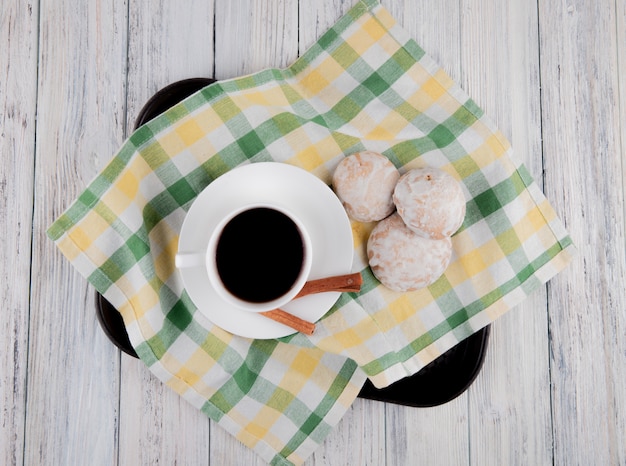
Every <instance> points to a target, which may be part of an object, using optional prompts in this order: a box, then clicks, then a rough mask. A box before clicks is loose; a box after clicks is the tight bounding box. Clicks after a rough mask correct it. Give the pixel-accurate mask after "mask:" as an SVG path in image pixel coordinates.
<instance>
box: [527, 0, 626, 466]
mask: <svg viewBox="0 0 626 466" xmlns="http://www.w3.org/2000/svg"><path fill="white" fill-rule="evenodd" d="M617 5H619V15H618V18H619V19H618V22H617V23H616V6H617ZM623 8H624V4H623V2H615V1H614V0H605V1H598V2H582V1H578V2H568V3H561V2H551V1H544V0H542V1H540V2H539V19H540V22H539V24H540V37H541V83H542V109H543V119H542V126H543V147H544V164H545V165H544V166H545V189H546V192H547V194H548V197H549V198H550V199H552V200H553V201H555V207H556V210H557V212H558V213H559V214H560V215H561V216H562V218H563V219H564V221H565V223H566V226H567V227H568V229H569V231H570V234H571V235H572V238H573V240H574V242H575V243H576V244H577V246H578V253H579V254H578V257H577V258H576V259H575V261H574V262H573V264H572V265H570V267H569V268H568V269H567V270H566V271H565V272H564V273H562V274H561V275H559V276H558V277H557V278H556V279H554V280H552V282H551V283H550V286H549V293H548V299H549V309H550V320H549V323H550V337H551V339H550V354H551V367H552V417H553V422H554V464H559V465H560V464H563V465H565V464H624V462H625V459H624V451H626V444H625V439H626V435H625V429H626V427H625V419H626V416H625V413H626V412H625V404H626V396H625V389H624V355H625V354H626V338H624V335H625V334H626V315H625V314H624V309H626V294H625V293H624V282H625V280H626V257H625V251H624V230H625V227H624V204H623V203H624V192H623V176H622V173H623V172H622V169H623V165H622V164H623V158H624V146H623V144H624V141H621V140H620V135H623V132H622V130H621V129H620V108H619V93H620V91H623V87H622V89H620V87H619V86H620V84H619V83H620V79H621V82H622V84H623V75H622V76H620V75H619V73H618V69H619V68H618V67H619V66H622V71H623V66H624V65H623V63H624V62H623V42H622V43H620V44H619V45H618V41H617V38H618V36H617V29H618V28H617V27H616V26H617V25H618V24H619V25H621V26H623V25H624V23H623V15H624V11H623ZM556 31H558V32H556ZM620 34H621V36H620V37H621V38H622V39H623V33H620ZM618 52H619V53H621V55H620V58H621V60H618ZM618 61H619V63H618ZM622 118H623V115H622ZM621 125H622V127H623V125H624V121H623V120H622V121H621Z"/></svg>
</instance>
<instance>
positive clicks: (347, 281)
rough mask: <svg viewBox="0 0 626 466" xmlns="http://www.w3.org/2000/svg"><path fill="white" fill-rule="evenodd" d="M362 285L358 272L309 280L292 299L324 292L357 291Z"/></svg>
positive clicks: (361, 278)
mask: <svg viewBox="0 0 626 466" xmlns="http://www.w3.org/2000/svg"><path fill="white" fill-rule="evenodd" d="M362 284H363V277H361V274H360V273H359V272H356V273H349V274H346V275H336V276H334V277H326V278H320V279H317V280H309V281H308V282H306V283H305V284H304V286H303V287H302V289H301V290H300V292H299V293H298V294H297V295H296V297H295V298H294V299H296V298H301V297H303V296H307V295H310V294H314V293H323V292H325V291H342V292H343V291H359V290H360V289H361V285H362Z"/></svg>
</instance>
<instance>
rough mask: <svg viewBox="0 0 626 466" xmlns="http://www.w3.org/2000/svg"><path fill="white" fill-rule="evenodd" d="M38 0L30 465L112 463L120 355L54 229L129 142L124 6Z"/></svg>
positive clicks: (27, 439) (28, 422)
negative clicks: (50, 232)
mask: <svg viewBox="0 0 626 466" xmlns="http://www.w3.org/2000/svg"><path fill="white" fill-rule="evenodd" d="M117 5H118V2H114V1H108V2H107V1H104V2H98V3H93V4H90V5H89V6H88V5H87V4H86V3H80V4H77V3H75V2H72V1H56V0H55V1H45V0H44V1H42V2H40V50H39V90H38V108H37V109H38V116H39V117H38V119H37V132H36V137H37V146H36V151H35V155H36V166H35V169H36V173H35V199H34V201H35V212H34V219H33V232H34V237H33V261H32V266H33V275H32V288H31V312H30V339H29V352H28V393H27V398H28V399H27V407H26V437H25V448H24V452H25V455H24V463H25V464H33V465H34V464H93V462H94V461H99V462H102V463H103V464H105V463H106V464H114V463H115V462H116V458H117V438H116V434H117V424H118V417H117V410H118V391H119V352H118V351H117V350H116V349H115V348H114V347H113V345H111V344H110V342H109V341H108V340H107V339H106V337H105V336H104V333H103V332H102V330H101V328H100V327H99V325H98V322H97V320H96V315H95V312H94V297H93V290H92V289H91V287H89V286H88V285H87V281H86V280H85V279H84V278H82V277H80V276H79V275H78V274H77V273H76V272H75V271H74V269H73V268H72V267H71V265H70V264H69V263H68V261H67V260H65V259H64V258H62V257H61V254H60V253H59V252H58V250H57V249H56V247H55V246H54V244H53V243H52V242H51V241H50V240H49V239H48V238H47V237H46V236H45V230H46V228H47V227H48V226H49V225H50V224H51V222H52V221H53V220H54V219H56V218H57V217H58V216H59V215H60V214H61V212H62V211H63V210H64V209H65V208H66V207H67V206H68V205H69V203H70V202H71V201H73V200H74V199H75V198H76V196H77V195H78V193H79V192H80V191H81V190H82V189H83V188H84V187H85V186H86V185H87V183H88V182H89V180H90V179H91V178H92V177H93V176H94V175H95V174H96V173H97V171H98V170H100V169H101V168H103V166H104V164H105V163H106V161H108V159H109V157H110V154H111V152H112V151H113V150H114V149H115V146H116V145H117V144H118V142H119V140H120V139H121V137H122V126H121V124H120V121H122V117H123V111H124V97H125V95H124V81H125V73H126V34H125V33H126V24H127V22H126V8H125V7H122V8H121V9H119V8H118V7H117Z"/></svg>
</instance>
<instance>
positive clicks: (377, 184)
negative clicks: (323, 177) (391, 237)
mask: <svg viewBox="0 0 626 466" xmlns="http://www.w3.org/2000/svg"><path fill="white" fill-rule="evenodd" d="M399 178H400V173H399V172H398V170H397V168H396V167H395V166H394V164H393V163H391V161H390V160H389V159H388V158H387V157H385V156H384V155H382V154H378V153H376V152H371V151H364V152H357V153H356V154H352V155H349V156H348V157H346V158H345V159H343V160H342V161H341V162H340V163H339V165H338V166H337V168H336V169H335V172H334V173H333V179H332V183H333V188H334V190H335V193H336V194H337V197H338V198H339V199H340V200H341V202H342V204H343V206H344V208H345V209H346V211H347V212H348V215H349V216H350V217H352V218H353V219H354V220H357V221H359V222H373V221H376V220H381V219H383V218H385V217H387V216H389V215H390V214H391V213H392V212H393V211H394V210H395V205H394V203H393V199H392V194H393V190H394V188H395V186H396V183H397V182H398V179H399Z"/></svg>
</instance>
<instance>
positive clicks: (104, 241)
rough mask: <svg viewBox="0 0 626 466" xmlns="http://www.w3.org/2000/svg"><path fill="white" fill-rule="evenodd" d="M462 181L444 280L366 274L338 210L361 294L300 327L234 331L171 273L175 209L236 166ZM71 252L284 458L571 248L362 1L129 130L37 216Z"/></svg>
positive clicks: (509, 299) (176, 383)
mask: <svg viewBox="0 0 626 466" xmlns="http://www.w3.org/2000/svg"><path fill="white" fill-rule="evenodd" d="M362 150H373V151H377V152H381V153H383V154H385V155H386V156H387V157H388V158H389V159H390V160H391V161H392V162H393V163H394V164H395V165H396V166H397V167H398V168H399V169H400V170H401V172H405V171H406V170H408V169H411V168H415V167H422V166H434V167H439V168H441V169H443V170H445V171H447V172H448V173H450V174H452V175H453V176H454V177H456V178H457V179H458V180H460V181H461V183H462V185H463V187H464V190H465V193H466V195H467V197H468V202H467V215H466V218H465V222H464V224H463V226H462V227H461V229H460V231H459V232H458V233H457V234H456V235H455V236H454V237H453V246H454V253H453V258H452V262H451V265H450V266H449V268H448V270H447V271H446V273H445V275H444V276H443V277H442V278H441V279H439V280H438V281H437V282H436V283H435V284H433V285H432V286H430V287H428V288H427V289H423V290H420V291H416V292H410V293H397V292H393V291H391V290H389V289H387V288H385V287H384V286H382V285H380V283H379V282H378V281H377V280H376V279H375V278H374V276H373V275H372V274H371V271H370V269H369V268H368V265H367V257H366V253H365V245H366V242H367V238H368V235H369V233H370V232H371V229H372V228H373V226H374V225H373V224H364V223H357V222H353V224H352V227H353V233H354V245H355V259H354V263H353V271H361V272H362V274H363V277H364V285H363V288H362V290H361V292H360V293H358V294H355V293H344V294H342V295H341V297H340V299H339V301H338V302H337V304H336V305H335V306H334V307H333V308H332V309H331V310H330V311H329V313H328V314H327V315H326V316H325V317H324V318H323V319H322V320H321V321H320V322H319V323H318V326H317V330H316V332H315V334H314V335H313V336H312V337H307V336H305V335H302V334H296V335H293V336H290V337H285V338H282V339H278V340H250V339H246V338H242V337H238V336H234V335H232V334H230V333H228V332H226V331H224V330H222V329H220V328H218V327H216V326H214V325H213V324H212V323H211V322H209V321H208V320H207V319H206V318H205V317H204V316H203V315H201V314H200V313H199V312H196V308H195V306H194V305H193V303H192V302H191V300H190V299H189V297H188V295H187V294H186V293H185V290H184V288H183V285H182V281H181V277H180V275H179V273H178V272H177V270H176V269H175V267H174V255H175V253H176V251H177V245H178V236H179V233H180V230H181V225H182V222H183V219H184V217H185V213H186V212H187V210H188V209H189V207H190V205H191V204H192V202H193V201H194V199H195V198H196V196H197V195H198V193H200V192H201V191H202V190H203V188H205V187H206V186H207V185H208V184H209V183H211V182H212V181H213V180H215V179H216V178H217V177H219V176H220V175H222V174H223V173H225V172H226V171H228V170H230V169H232V168H234V167H237V166H239V165H242V164H246V163H254V162H260V161H275V162H281V163H288V164H293V165H296V166H299V167H302V168H304V169H306V170H308V171H310V172H311V173H313V174H315V175H316V176H318V177H319V178H321V179H322V180H324V181H325V182H327V183H330V179H331V175H332V173H333V170H334V169H335V167H336V166H337V164H338V163H339V162H340V161H341V160H342V158H343V157H345V156H346V155H349V154H352V153H354V152H357V151H362ZM48 234H49V236H50V237H51V238H52V239H53V240H54V241H55V242H56V244H57V245H58V247H59V248H60V250H61V251H62V252H63V254H65V256H67V258H68V259H69V260H70V261H71V263H72V264H73V265H74V266H75V267H76V268H77V269H78V270H79V271H80V272H81V273H82V274H84V276H85V277H87V278H88V280H89V282H91V283H92V284H93V286H94V287H95V288H96V289H97V290H98V291H99V292H100V293H102V294H103V295H104V296H105V297H106V298H107V299H108V300H109V301H110V302H111V303H112V304H113V305H114V306H116V308H117V309H119V310H120V312H121V313H122V315H123V318H124V321H125V324H126V326H127V330H128V333H129V336H130V340H131V342H132V344H133V346H134V347H135V349H136V351H137V353H138V354H139V356H140V357H141V360H142V361H143V362H144V363H145V364H146V365H147V366H148V367H149V369H150V370H151V371H152V372H153V373H154V374H156V375H157V376H158V377H159V378H160V379H161V380H163V381H164V382H165V383H166V384H167V385H169V386H170V387H171V388H173V389H174V390H176V391H177V392H178V393H180V394H181V395H182V396H183V397H184V398H186V399H187V400H188V401H189V402H191V403H192V404H193V405H195V406H196V407H198V408H199V409H201V410H202V411H203V412H204V413H206V414H207V415H208V416H209V417H210V418H211V419H213V420H215V421H216V422H217V423H219V424H220V425H221V426H223V427H224V428H226V429H227V430H228V431H229V432H231V433H232V434H233V435H234V436H236V437H237V438H238V439H240V440H241V441H242V442H243V443H245V444H246V445H248V446H249V447H250V448H253V449H254V450H255V451H257V452H258V453H259V454H260V455H261V456H262V457H263V458H264V459H265V460H266V461H268V462H270V463H271V464H292V463H293V464H300V463H302V462H303V461H304V460H305V459H306V458H307V457H308V456H309V455H310V454H311V453H312V452H313V450H314V449H315V448H316V447H317V446H318V445H319V444H320V443H321V442H322V441H323V440H324V438H325V437H326V436H327V435H328V434H329V433H330V432H331V430H332V428H333V426H334V425H335V424H336V423H337V422H338V421H339V420H340V418H341V417H342V415H343V414H344V413H345V412H346V410H347V409H348V408H349V406H350V405H351V403H352V402H353V400H354V399H355V397H356V396H357V394H358V392H359V389H360V387H361V386H362V384H363V383H364V381H365V379H366V377H369V378H370V379H371V380H372V381H373V382H374V383H375V384H376V385H377V386H380V387H382V386H386V385H388V384H390V383H392V382H394V381H396V380H398V379H400V378H403V377H405V376H408V375H411V374H414V373H415V372H417V371H419V370H420V369H421V368H422V367H424V366H425V365H426V364H428V363H429V362H431V361H432V360H433V359H435V358H436V357H437V356H439V355H440V354H442V353H443V352H445V351H446V350H448V349H449V348H451V347H452V346H454V345H455V344H456V343H458V342H459V341H461V340H463V339H464V338H466V337H468V336H469V335H471V334H472V333H474V332H476V331H478V330H479V329H481V328H482V327H484V326H485V325H487V324H489V323H490V322H492V321H493V320H494V319H496V318H497V317H498V316H500V315H501V314H502V313H504V312H506V311H507V310H508V309H510V308H512V307H513V306H515V305H516V304H517V303H519V302H520V301H522V300H523V299H524V298H525V297H526V296H527V295H528V294H529V293H531V292H532V291H533V290H535V289H536V288H538V287H539V286H540V285H541V284H543V283H545V282H546V281H547V280H548V279H550V278H551V277H552V276H553V275H555V274H556V273H557V272H559V271H560V270H561V269H562V268H563V267H564V266H565V265H566V264H567V263H568V261H569V260H570V258H571V255H572V252H573V249H574V248H573V246H572V243H571V241H570V239H569V237H568V235H567V233H566V231H565V230H564V228H563V226H562V224H561V222H560V221H559V219H558V218H557V217H556V215H555V213H554V211H553V209H552V208H551V207H550V205H549V204H548V202H547V201H546V199H545V197H544V196H543V194H542V193H541V191H540V190H539V188H538V187H537V185H536V184H535V182H534V181H533V180H532V178H531V176H530V175H529V173H528V171H527V170H526V169H525V168H524V166H522V165H521V164H520V163H519V162H517V161H516V160H515V159H514V158H513V157H512V154H511V150H510V147H509V143H508V142H507V141H506V140H505V138H504V137H503V136H502V134H500V133H499V132H498V131H497V130H496V128H495V127H494V125H493V123H492V122H491V121H490V120H489V119H488V118H487V117H485V116H484V115H483V112H482V110H481V109H480V108H478V106H477V105H476V104H475V103H474V102H473V101H472V100H471V99H470V98H468V96H467V95H466V94H465V93H464V92H463V91H462V90H461V89H460V88H459V87H458V86H457V85H456V84H455V83H454V82H453V81H452V80H451V79H450V77H449V76H448V75H446V73H445V72H444V71H443V70H442V69H441V68H440V67H438V66H437V65H436V64H435V63H434V62H433V60H431V59H430V58H429V57H428V56H427V55H426V54H425V53H424V51H423V50H422V49H421V48H420V47H419V46H418V45H417V44H416V43H415V42H414V41H413V40H412V39H410V38H409V37H408V36H407V34H406V33H405V32H404V31H403V30H402V29H401V28H400V27H398V25H397V24H396V23H395V21H394V20H393V18H392V17H391V16H390V15H389V13H388V12H387V11H386V10H385V9H384V8H382V7H381V6H380V5H379V4H378V3H377V2H376V1H374V0H364V1H361V2H359V3H358V4H356V6H354V7H353V8H352V10H351V11H350V12H349V13H348V14H347V15H346V16H344V17H343V18H341V19H340V20H339V21H338V22H337V24H336V25H335V26H334V27H333V28H332V29H330V30H329V31H328V32H326V33H325V34H324V35H323V36H322V37H321V38H320V39H319V40H318V41H317V43H315V44H314V45H313V46H312V47H311V48H310V49H309V50H308V51H307V52H306V53H305V54H304V55H303V56H302V57H301V58H299V59H298V60H297V61H296V62H295V63H294V64H293V65H292V66H290V67H289V68H287V69H285V70H277V69H269V70H265V71H261V72H258V73H256V74H253V75H251V76H246V77H242V78H236V79H232V80H228V81H223V82H219V83H216V84H213V85H210V86H208V87H206V88H204V89H202V90H201V91H200V92H198V93H196V94H194V95H192V96H191V97H189V98H187V99H186V100H185V101H184V102H182V103H181V104H179V105H176V106H175V107H173V108H172V109H170V110H168V111H167V112H165V113H164V114H163V115H161V116H159V117H157V118H156V119H154V120H152V121H151V122H149V123H148V124H146V125H144V126H142V127H141V128H139V129H138V130H137V131H135V132H134V133H133V134H132V135H131V136H130V138H129V139H128V140H127V141H126V142H125V143H124V145H123V146H122V147H121V149H120V150H119V152H118V153H117V154H116V155H115V157H114V158H113V160H112V161H111V162H110V164H109V165H108V166H107V167H106V168H105V169H104V170H103V171H102V172H101V173H100V174H99V175H98V176H97V178H96V179H95V180H94V181H93V182H92V183H91V184H90V185H89V187H88V188H87V189H86V190H85V191H84V192H83V193H82V194H81V195H80V197H79V198H78V199H77V200H76V201H75V202H74V204H73V205H72V206H71V207H70V208H69V209H68V210H67V211H66V212H65V213H64V214H63V215H62V216H61V217H60V218H59V219H58V220H57V221H56V222H55V223H54V224H53V225H52V226H51V227H50V229H49V232H48Z"/></svg>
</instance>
